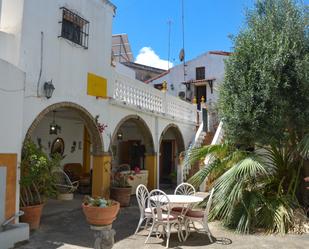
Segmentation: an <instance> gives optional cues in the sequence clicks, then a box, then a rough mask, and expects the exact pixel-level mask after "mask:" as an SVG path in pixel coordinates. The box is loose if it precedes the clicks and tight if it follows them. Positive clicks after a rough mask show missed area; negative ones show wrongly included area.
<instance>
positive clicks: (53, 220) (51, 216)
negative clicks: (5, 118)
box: [14, 195, 309, 249]
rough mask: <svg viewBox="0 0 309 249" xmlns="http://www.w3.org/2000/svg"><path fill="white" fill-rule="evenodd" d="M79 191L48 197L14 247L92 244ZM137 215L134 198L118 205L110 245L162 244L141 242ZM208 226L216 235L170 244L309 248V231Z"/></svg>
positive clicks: (57, 248)
mask: <svg viewBox="0 0 309 249" xmlns="http://www.w3.org/2000/svg"><path fill="white" fill-rule="evenodd" d="M81 199H82V196H81V195H76V196H75V199H74V200H73V201H57V200H50V201H49V202H47V204H46V205H45V208H44V211H43V216H42V220H41V226H40V229H38V230H37V231H35V232H32V233H31V235H30V240H29V242H23V243H22V244H19V245H17V246H16V247H15V248H14V249H41V248H42V249H43V248H44V249H85V248H93V242H94V236H93V231H91V230H90V228H89V225H88V224H87V222H86V219H85V217H84V215H83V213H82V210H81V208H80V204H81ZM138 219H139V209H138V207H137V203H136V200H135V198H132V199H131V205H130V206H129V207H127V208H121V210H120V212H119V215H118V217H117V220H116V221H115V222H114V223H113V228H114V229H115V230H116V236H115V245H114V247H113V248H115V249H121V248H134V249H139V248H154V249H156V248H158V249H159V248H165V240H164V239H159V238H156V237H151V238H150V240H149V242H148V244H146V245H145V244H144V241H145V239H146V236H147V231H145V230H141V231H140V232H139V233H138V234H137V235H134V231H135V229H136V226H137V222H138ZM210 230H211V232H212V233H213V235H214V236H215V237H216V241H215V242H214V243H210V241H209V239H208V237H207V235H205V234H198V233H192V234H191V235H190V236H189V238H188V240H187V241H186V242H184V243H180V242H179V241H178V239H177V235H176V233H173V234H172V235H171V239H170V248H179V249H180V248H183V249H189V248H196V249H199V248H209V249H216V248H218V249H220V248H237V249H251V248H252V249H253V248H254V249H255V248H272V249H276V248H285V249H289V248H291V249H302V248H304V249H305V248H309V234H306V235H293V234H288V235H285V236H280V235H263V234H254V235H240V234H236V233H234V232H233V231H229V230H226V229H224V228H222V226H221V225H220V223H219V222H212V223H210Z"/></svg>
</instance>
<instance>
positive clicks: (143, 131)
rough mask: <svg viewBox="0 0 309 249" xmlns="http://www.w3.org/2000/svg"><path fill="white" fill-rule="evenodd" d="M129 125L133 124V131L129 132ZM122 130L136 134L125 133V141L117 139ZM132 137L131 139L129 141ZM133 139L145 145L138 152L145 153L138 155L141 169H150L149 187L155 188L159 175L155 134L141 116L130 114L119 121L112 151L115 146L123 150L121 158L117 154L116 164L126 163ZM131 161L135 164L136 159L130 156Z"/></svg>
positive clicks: (112, 140)
mask: <svg viewBox="0 0 309 249" xmlns="http://www.w3.org/2000/svg"><path fill="white" fill-rule="evenodd" d="M128 126H129V127H130V126H131V129H132V130H131V131H132V133H129V132H128V131H129V130H130V129H129V128H128ZM132 127H133V128H132ZM120 130H122V131H125V133H127V134H135V135H134V136H125V134H124V136H123V137H124V139H125V141H122V140H121V141H117V133H118V131H120ZM133 132H134V133H133ZM129 137H131V138H129ZM130 139H131V141H129V140H130ZM132 140H133V141H134V140H137V141H138V142H140V143H139V145H144V149H143V150H140V151H139V153H138V154H139V155H141V154H143V156H142V157H141V156H138V157H137V158H138V160H139V162H140V164H139V166H141V169H144V170H147V171H148V188H149V189H154V188H156V187H157V175H156V171H157V161H156V154H155V152H154V151H155V149H154V141H153V135H152V133H151V130H150V129H149V127H148V125H147V123H146V122H145V120H143V119H142V118H141V117H140V116H138V115H128V116H126V117H124V118H123V119H121V120H120V121H119V122H118V124H117V126H116V127H115V129H114V133H113V135H112V138H111V143H110V151H113V147H114V146H115V148H117V151H121V158H120V157H118V156H116V157H115V164H114V165H115V166H117V165H118V164H121V163H124V162H125V159H128V158H126V156H124V155H127V154H128V151H130V149H128V148H132V147H131V145H132V144H130V142H132ZM141 147H143V146H141ZM124 148H125V149H124ZM141 151H142V152H141ZM116 154H118V155H119V154H120V152H117V153H116ZM131 155H132V152H131ZM129 162H130V163H132V164H133V163H134V162H135V161H134V160H132V158H130V160H129ZM131 166H134V165H131Z"/></svg>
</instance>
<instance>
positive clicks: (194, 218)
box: [185, 188, 214, 243]
mask: <svg viewBox="0 0 309 249" xmlns="http://www.w3.org/2000/svg"><path fill="white" fill-rule="evenodd" d="M213 192H214V188H213V189H212V190H211V192H210V195H209V199H208V201H207V205H206V208H205V210H204V211H203V210H189V211H188V212H187V213H186V215H185V228H186V236H185V240H186V239H187V238H188V236H189V234H190V229H191V228H193V229H195V230H196V231H197V232H202V233H206V234H207V235H208V238H209V240H210V242H211V243H212V242H213V240H212V237H211V236H212V234H211V232H210V230H209V227H208V214H209V211H210V207H211V203H212V196H213ZM194 222H198V223H200V224H201V225H202V227H203V228H202V229H197V228H196V227H195V226H194ZM190 223H191V224H193V227H190Z"/></svg>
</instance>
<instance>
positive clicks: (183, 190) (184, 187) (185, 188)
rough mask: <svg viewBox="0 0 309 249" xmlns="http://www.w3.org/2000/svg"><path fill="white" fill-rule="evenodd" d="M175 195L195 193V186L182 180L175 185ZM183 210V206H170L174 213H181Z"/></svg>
mask: <svg viewBox="0 0 309 249" xmlns="http://www.w3.org/2000/svg"><path fill="white" fill-rule="evenodd" d="M174 194H175V195H195V188H194V187H193V186H192V185H191V184H189V183H186V182H183V183H181V184H179V185H178V186H177V188H176V189H175V191H174ZM183 211H184V207H178V206H174V207H172V212H174V213H182V212H183Z"/></svg>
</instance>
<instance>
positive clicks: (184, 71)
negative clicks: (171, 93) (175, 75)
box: [181, 0, 186, 82]
mask: <svg viewBox="0 0 309 249" xmlns="http://www.w3.org/2000/svg"><path fill="white" fill-rule="evenodd" d="M181 20H182V49H183V51H184V59H183V80H184V82H186V53H185V8H184V0H181Z"/></svg>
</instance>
